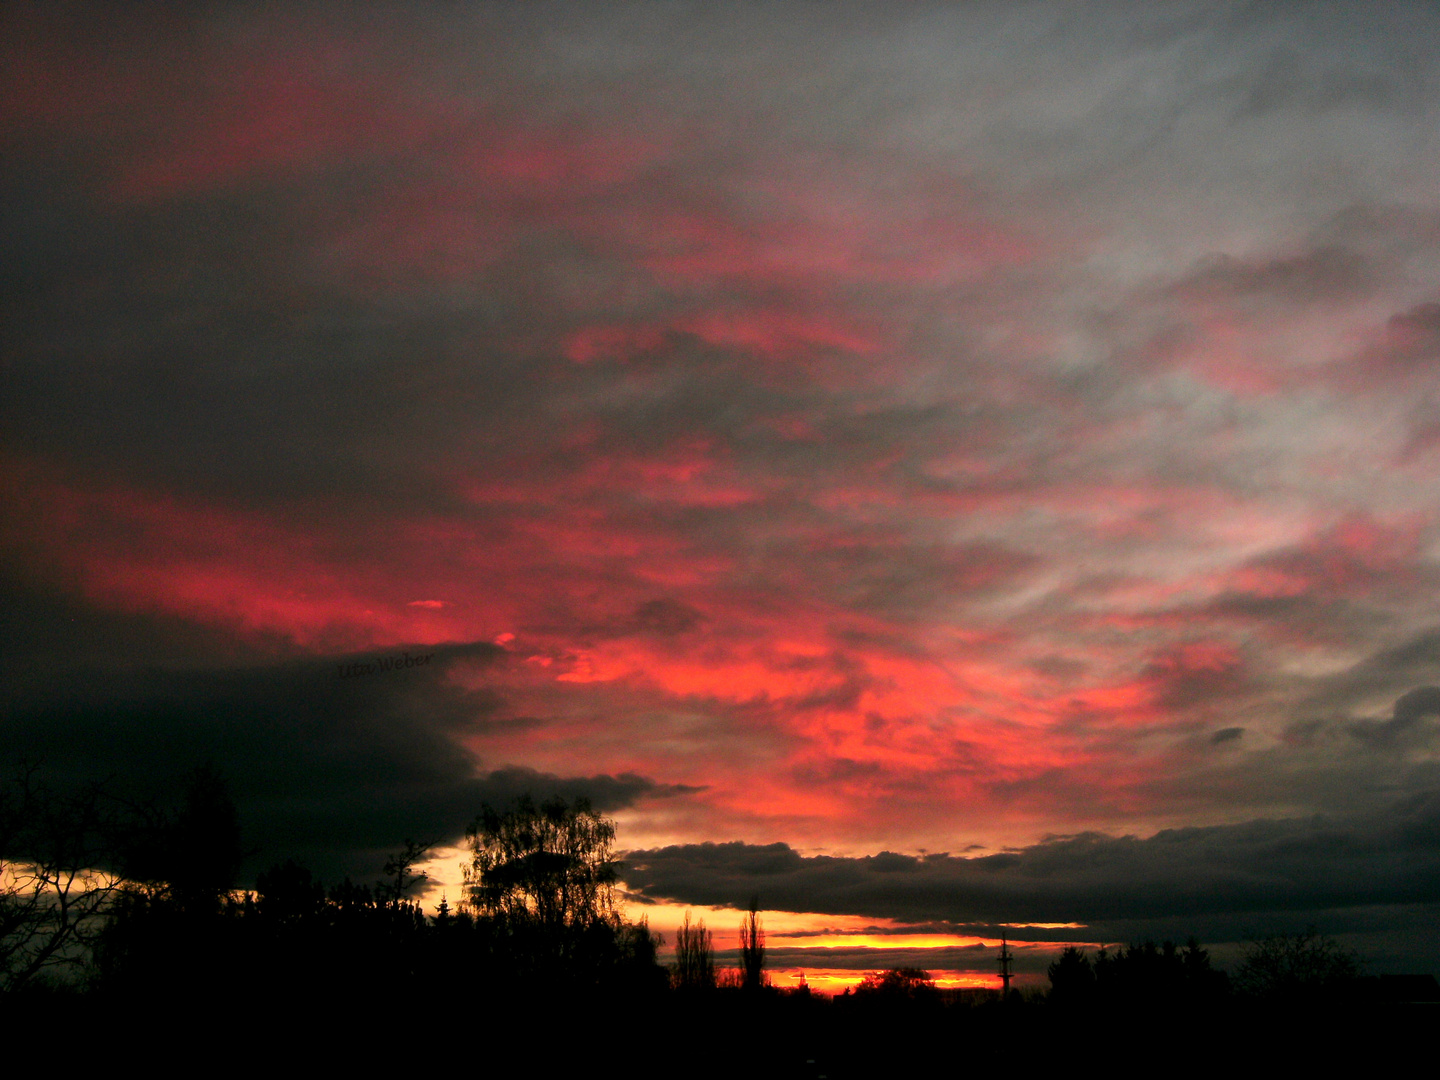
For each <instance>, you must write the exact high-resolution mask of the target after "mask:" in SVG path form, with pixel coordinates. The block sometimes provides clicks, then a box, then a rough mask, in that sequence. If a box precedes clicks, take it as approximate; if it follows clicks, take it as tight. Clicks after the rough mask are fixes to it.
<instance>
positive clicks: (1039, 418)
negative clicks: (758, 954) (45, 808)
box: [0, 2, 1440, 981]
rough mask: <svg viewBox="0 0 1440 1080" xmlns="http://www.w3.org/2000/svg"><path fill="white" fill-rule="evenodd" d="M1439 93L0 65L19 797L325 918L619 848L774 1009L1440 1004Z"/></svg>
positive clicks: (634, 876)
mask: <svg viewBox="0 0 1440 1080" xmlns="http://www.w3.org/2000/svg"><path fill="white" fill-rule="evenodd" d="M1436 42H1440V10H1437V9H1436V8H1435V7H1434V6H1432V5H1426V4H1419V3H1415V4H1384V5H1381V4H1369V3H1361V2H1356V3H1349V4H1321V3H1314V4H1308V3H1307V4H1294V5H1287V4H1283V3H1269V4H1263V5H1247V4H1214V3H1204V4H1183V3H1174V4H1170V3H1161V4H1153V3H1143V4H1142V3H1135V4H1124V3H1116V4H1105V5H1069V4H1049V3H1035V4H1030V3H1004V4H1002V3H993V4H984V3H978V4H961V5H919V4H917V5H909V4H905V5H885V4H869V5H862V4H833V5H808V4H746V5H743V6H742V5H734V6H731V5H701V4H696V5H684V4H669V5H659V4H607V5H584V6H582V5H579V4H542V3H535V4H523V5H520V4H515V5H494V6H492V5H484V4H457V3H436V4H432V5H422V4H407V5H403V6H396V7H393V8H392V7H379V6H369V7H358V8H354V9H352V8H351V7H349V6H345V7H343V8H342V7H335V6H330V5H317V6H315V7H314V8H307V7H305V6H304V5H290V6H281V7H272V6H265V7H261V6H258V5H256V6H253V7H252V6H250V5H242V4H228V5H227V4H215V5H195V6H194V7H193V8H192V7H190V6H184V5H181V6H172V5H156V6H146V7H139V6H137V7H136V8H134V9H132V8H128V7H126V8H120V7H110V6H95V7H88V6H83V5H18V4H17V5H6V7H5V8H4V10H3V14H0V222H3V226H0V227H3V244H4V248H3V251H4V257H3V259H0V350H3V351H0V358H3V360H0V362H3V376H0V410H3V411H0V485H3V489H4V493H3V496H0V499H3V506H4V510H3V519H0V590H3V592H0V618H3V623H4V625H3V627H0V632H3V640H4V643H5V644H4V647H3V651H4V676H3V677H4V687H3V698H0V707H3V716H0V757H4V758H6V759H13V758H16V757H18V756H21V755H25V756H29V757H32V758H39V759H42V760H43V761H44V762H45V765H46V768H47V769H49V770H50V771H51V772H52V773H54V774H55V775H57V776H64V777H70V778H79V777H110V778H119V779H120V780H122V781H123V782H127V783H130V782H133V783H135V784H145V783H154V784H161V783H169V782H173V780H174V778H175V777H178V776H180V775H182V774H183V773H184V772H185V771H186V770H187V769H191V768H193V767H194V766H196V765H197V764H199V763H200V762H202V761H205V760H207V759H208V760H211V761H214V762H215V763H216V764H217V765H218V766H219V767H220V769H221V770H222V771H223V772H224V774H225V775H226V777H227V778H228V780H229V782H230V785H231V787H232V789H233V791H234V793H235V796H236V800H237V802H238V803H239V806H240V809H241V813H242V822H243V825H244V828H245V830H246V838H247V843H248V844H250V845H251V847H252V848H253V849H254V850H255V852H256V854H255V856H254V857H253V859H252V863H253V865H252V867H251V872H252V873H253V871H254V869H257V868H263V866H264V865H268V864H269V863H272V862H274V861H277V860H279V859H281V858H284V857H288V856H293V857H296V858H299V859H301V860H303V861H306V862H307V863H308V864H309V865H311V866H312V867H314V868H315V869H316V870H317V871H318V872H320V873H322V875H324V876H325V877H326V878H327V879H330V878H332V877H335V876H338V875H340V874H343V873H350V874H353V875H355V876H357V877H359V878H366V879H368V878H372V877H374V876H377V875H378V873H379V866H380V863H381V862H383V859H384V853H385V852H387V851H393V850H395V849H397V848H398V847H399V846H400V843H401V842H402V841H403V840H404V839H405V838H407V837H414V838H421V837H424V838H427V839H430V838H435V839H440V840H442V841H443V842H445V843H451V844H453V843H456V842H458V840H459V839H460V838H461V836H462V834H463V832H464V829H465V826H466V824H467V823H468V822H469V821H470V820H471V819H472V818H473V817H474V815H475V813H476V812H477V810H478V809H479V807H480V804H481V803H482V802H490V803H492V804H496V805H498V804H500V803H502V802H504V801H505V800H508V799H510V798H512V797H514V796H515V795H517V794H520V793H521V792H526V791H529V792H532V793H534V794H535V795H536V796H537V797H539V796H542V795H546V794H551V793H555V792H559V793H561V794H565V795H567V796H573V795H579V794H585V795H587V796H589V797H590V798H592V799H593V800H594V801H595V803H596V805H597V806H599V807H600V808H602V809H603V810H604V811H605V812H606V813H607V814H610V815H612V816H614V817H615V818H616V819H617V821H618V822H619V843H620V846H621V847H623V848H625V849H626V850H627V851H628V855H627V863H628V868H627V870H626V883H627V888H628V889H629V890H630V892H631V894H632V898H633V902H632V903H631V905H630V908H629V910H630V912H631V914H632V916H636V917H638V916H639V915H642V914H644V913H645V912H646V911H647V910H649V911H651V912H652V916H651V918H652V923H653V924H654V925H656V926H657V927H658V928H660V929H662V930H665V931H666V932H667V933H668V932H669V928H670V927H672V926H673V924H674V922H675V921H677V920H678V918H679V916H680V913H682V912H683V911H684V910H685V908H686V907H687V906H689V907H693V908H694V909H695V910H696V911H699V912H703V913H705V914H706V916H707V918H708V919H709V920H710V922H711V925H712V928H713V929H715V930H716V931H717V945H721V946H722V947H725V948H732V947H733V945H734V942H733V936H734V927H735V925H736V924H738V915H737V914H736V913H735V912H734V911H733V910H731V909H733V908H734V907H735V906H737V905H743V904H744V903H745V902H746V900H747V899H748V898H749V896H750V895H752V894H758V895H759V896H760V900H761V905H762V907H764V908H765V909H766V912H767V914H766V919H767V925H768V926H769V927H770V930H771V946H772V951H773V960H774V963H775V965H776V967H777V970H787V969H799V968H806V969H810V970H817V971H819V970H834V971H854V972H857V973H858V971H860V970H863V969H865V968H873V967H880V966H892V964H895V963H900V962H901V961H903V962H905V963H907V964H914V965H915V966H923V967H928V968H932V969H934V970H937V971H945V972H949V973H950V975H951V977H953V978H956V979H961V980H962V981H964V979H966V978H971V979H978V978H979V977H980V976H981V975H983V976H984V977H985V978H987V979H989V978H990V977H991V976H993V974H994V972H995V949H994V942H995V941H996V940H997V939H998V938H999V936H1000V935H1001V934H1002V933H1004V934H1008V935H1009V936H1010V937H1011V939H1012V940H1015V939H1019V940H1020V941H1021V942H1022V953H1023V956H1024V960H1023V964H1022V966H1023V967H1024V969H1025V970H1026V971H1029V972H1032V973H1033V972H1036V971H1043V968H1044V964H1045V963H1046V962H1047V961H1048V959H1050V958H1051V957H1052V956H1053V952H1054V950H1055V949H1056V948H1058V945H1057V944H1056V943H1057V942H1061V941H1078V942H1091V943H1094V942H1100V941H1110V942H1115V941H1128V940H1135V939H1139V938H1143V937H1147V936H1151V937H1156V938H1160V937H1163V936H1176V935H1178V936H1180V937H1181V938H1182V939H1183V938H1184V937H1185V936H1188V935H1189V934H1192V933H1194V934H1196V935H1198V936H1199V937H1200V938H1201V940H1202V941H1205V942H1210V943H1214V944H1215V945H1216V946H1217V949H1218V950H1219V952H1218V953H1217V955H1233V949H1234V948H1236V947H1238V946H1237V945H1236V943H1240V942H1244V941H1245V940H1246V939H1248V938H1251V937H1254V936H1257V935H1259V934H1263V933H1269V932H1273V931H1277V930H1298V929H1303V928H1304V927H1305V926H1307V925H1308V924H1312V923H1313V924H1315V925H1316V926H1317V927H1318V928H1319V929H1321V930H1322V931H1324V932H1327V933H1332V934H1336V935H1338V936H1340V937H1341V939H1342V940H1343V941H1344V942H1346V944H1348V945H1350V946H1352V947H1354V948H1356V949H1358V950H1359V951H1360V953H1361V954H1362V956H1363V957H1365V958H1366V959H1367V960H1368V961H1369V962H1370V965H1371V970H1372V971H1382V970H1383V971H1426V970H1429V971H1440V932H1437V928H1440V408H1437V406H1440V60H1437V47H1436ZM407 654H408V655H409V656H410V657H411V665H410V666H408V667H406V666H404V659H405V657H406V655H407ZM420 656H428V657H430V659H429V660H428V662H426V663H424V664H422V665H416V664H415V663H414V658H416V657H420ZM395 658H399V659H400V661H401V665H402V666H400V667H399V668H390V669H389V670H381V668H380V667H379V661H381V660H384V661H386V662H387V663H388V662H389V661H390V660H392V659H395ZM366 664H370V665H375V669H374V670H373V671H369V672H368V673H367V672H365V671H364V669H363V668H361V667H356V666H355V665H366ZM455 858H458V856H454V855H453V853H451V854H449V855H447V856H446V858H444V859H442V860H440V862H438V863H437V864H436V871H437V874H438V875H440V877H441V879H442V880H443V879H444V878H445V875H447V874H448V875H449V880H451V881H452V882H453V881H454V880H456V879H458V871H456V870H455ZM451 888H452V890H453V885H452V886H451ZM450 896H451V899H452V901H453V900H454V898H455V896H454V893H453V891H452V892H451V894H450ZM645 901H658V902H660V903H657V904H655V905H653V906H648V907H647V905H646V903H645ZM827 931H828V933H827ZM1025 942H1032V943H1034V944H1033V947H1024V946H1023V943H1025ZM894 943H898V944H896V945H895V947H894V948H892V947H890V946H891V944H894ZM902 946H903V947H904V948H916V949H926V950H928V951H926V952H923V953H920V952H907V951H896V950H897V949H898V948H901V947H902ZM804 947H808V948H809V949H811V950H812V951H810V952H805V953H799V952H792V951H790V950H793V949H799V948H804ZM1227 948H1230V949H1231V950H1232V953H1231V954H1226V953H1225V949H1227ZM867 949H868V950H869V951H866V950H867ZM917 958H918V959H917ZM966 973H970V974H969V975H967V974H966ZM991 981H993V979H992V980H991Z"/></svg>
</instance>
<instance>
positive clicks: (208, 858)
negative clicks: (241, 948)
mask: <svg viewBox="0 0 1440 1080" xmlns="http://www.w3.org/2000/svg"><path fill="white" fill-rule="evenodd" d="M135 811H136V816H137V819H138V821H137V824H136V826H135V828H134V829H133V830H132V831H131V837H130V840H129V842H128V844H127V845H126V846H127V848H128V851H127V854H126V857H125V865H124V873H125V877H126V879H127V883H128V884H127V887H128V888H129V889H131V890H137V889H138V890H141V891H144V892H145V893H146V894H147V896H148V898H149V899H150V900H152V901H163V902H164V903H166V904H168V905H169V906H171V907H173V908H174V909H176V910H179V911H183V912H187V913H191V914H210V913H214V912H215V911H216V910H217V909H218V907H219V906H220V905H221V904H222V903H223V902H224V900H225V898H226V896H227V895H229V893H230V892H231V891H232V890H233V889H234V888H235V882H236V878H237V876H238V875H239V872H240V863H241V861H242V859H243V856H244V852H243V850H242V848H241V844H240V816H239V813H238V812H237V811H236V809H235V803H234V801H233V800H232V799H231V798H230V791H229V787H228V785H227V784H226V782H225V779H224V777H222V776H221V775H220V773H219V771H218V770H217V769H216V768H215V767H214V766H213V765H210V764H205V765H202V766H200V767H199V768H197V769H195V770H194V771H193V772H191V773H190V774H189V775H188V776H187V777H186V778H185V787H184V793H183V795H182V796H181V801H180V805H179V806H178V807H173V808H167V807H164V806H162V805H155V804H148V805H142V806H137V807H135Z"/></svg>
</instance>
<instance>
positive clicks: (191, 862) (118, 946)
mask: <svg viewBox="0 0 1440 1080" xmlns="http://www.w3.org/2000/svg"><path fill="white" fill-rule="evenodd" d="M132 812H133V818H134V821H135V824H134V825H133V827H132V828H130V829H129V830H128V838H127V839H126V840H125V842H124V844H123V852H124V853H123V857H122V867H123V871H124V877H125V880H124V882H123V884H122V886H121V887H120V888H119V889H118V890H117V893H116V897H115V900H114V903H113V904H112V905H111V907H110V909H109V912H108V915H109V918H108V920H107V924H106V926H105V928H104V930H103V931H102V933H101V934H100V936H99V939H98V941H97V947H96V960H97V964H98V972H99V976H100V980H101V984H102V985H103V986H105V987H108V988H110V989H113V990H116V991H121V992H125V993H128V994H132V995H134V994H153V995H157V996H161V997H170V998H177V999H178V998H184V997H186V996H187V994H188V995H190V996H191V997H195V996H197V995H196V994H194V993H193V992H194V991H195V990H197V989H198V988H200V987H204V988H205V989H206V991H207V992H210V993H217V992H220V991H221V989H222V988H228V989H233V987H232V986H231V984H230V983H228V982H227V975H228V974H229V973H230V971H231V969H232V968H233V967H234V965H235V963H236V962H237V960H238V958H239V956H240V955H241V954H242V950H243V943H242V941H241V939H240V937H239V932H238V924H239V921H240V920H241V919H242V918H243V917H244V915H245V911H246V908H245V905H244V903H243V902H242V901H240V900H239V899H237V897H236V896H235V895H234V889H235V882H236V878H237V876H238V874H239V869H240V862H241V858H242V854H243V852H242V849H241V846H240V824H239V815H238V814H237V812H236V810H235V804H234V803H233V802H232V801H231V799H230V794H229V790H228V787H227V785H226V783H225V781H224V779H223V777H221V775H220V774H219V772H218V771H217V770H216V769H215V768H214V767H213V766H210V765H205V766H202V767H200V768H198V769H196V770H194V771H193V772H192V773H190V774H189V776H188V777H187V778H186V782H185V788H184V792H183V794H182V795H181V798H180V802H179V804H178V805H177V806H172V807H165V806H164V805H162V804H144V805H132Z"/></svg>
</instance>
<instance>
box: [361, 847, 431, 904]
mask: <svg viewBox="0 0 1440 1080" xmlns="http://www.w3.org/2000/svg"><path fill="white" fill-rule="evenodd" d="M436 843H437V841H434V840H426V841H425V842H423V843H417V842H416V841H414V840H411V839H409V838H408V837H407V838H406V840H405V846H404V847H402V848H401V849H400V850H399V851H398V852H396V853H395V854H394V855H391V856H390V857H389V858H388V859H386V860H385V881H383V882H381V883H380V884H379V885H378V886H376V889H375V892H376V894H377V896H378V898H379V899H380V901H381V902H382V903H390V904H398V903H401V902H402V901H404V900H405V899H406V898H408V897H409V896H410V894H411V893H412V892H413V891H414V890H415V888H416V887H417V886H418V885H420V884H421V883H423V882H425V881H427V880H429V875H428V874H426V873H425V872H424V871H423V870H421V871H418V872H417V871H416V869H415V864H416V863H419V862H422V861H424V859H425V858H426V857H427V856H429V854H430V852H431V850H432V849H433V848H434V847H435V844H436Z"/></svg>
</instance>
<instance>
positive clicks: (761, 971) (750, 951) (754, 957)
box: [740, 896, 765, 991]
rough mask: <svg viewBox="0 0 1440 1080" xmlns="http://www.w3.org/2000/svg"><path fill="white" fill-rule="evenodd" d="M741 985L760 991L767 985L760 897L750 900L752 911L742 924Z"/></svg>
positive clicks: (753, 897) (747, 988)
mask: <svg viewBox="0 0 1440 1080" xmlns="http://www.w3.org/2000/svg"><path fill="white" fill-rule="evenodd" d="M740 971H741V973H742V982H741V985H742V986H743V987H744V988H745V989H746V990H751V991H754V990H758V989H760V987H762V986H764V985H765V931H764V930H763V929H761V926H760V897H758V896H752V897H751V898H750V910H749V911H748V912H747V913H746V915H745V918H744V919H743V920H742V921H741V923H740Z"/></svg>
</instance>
